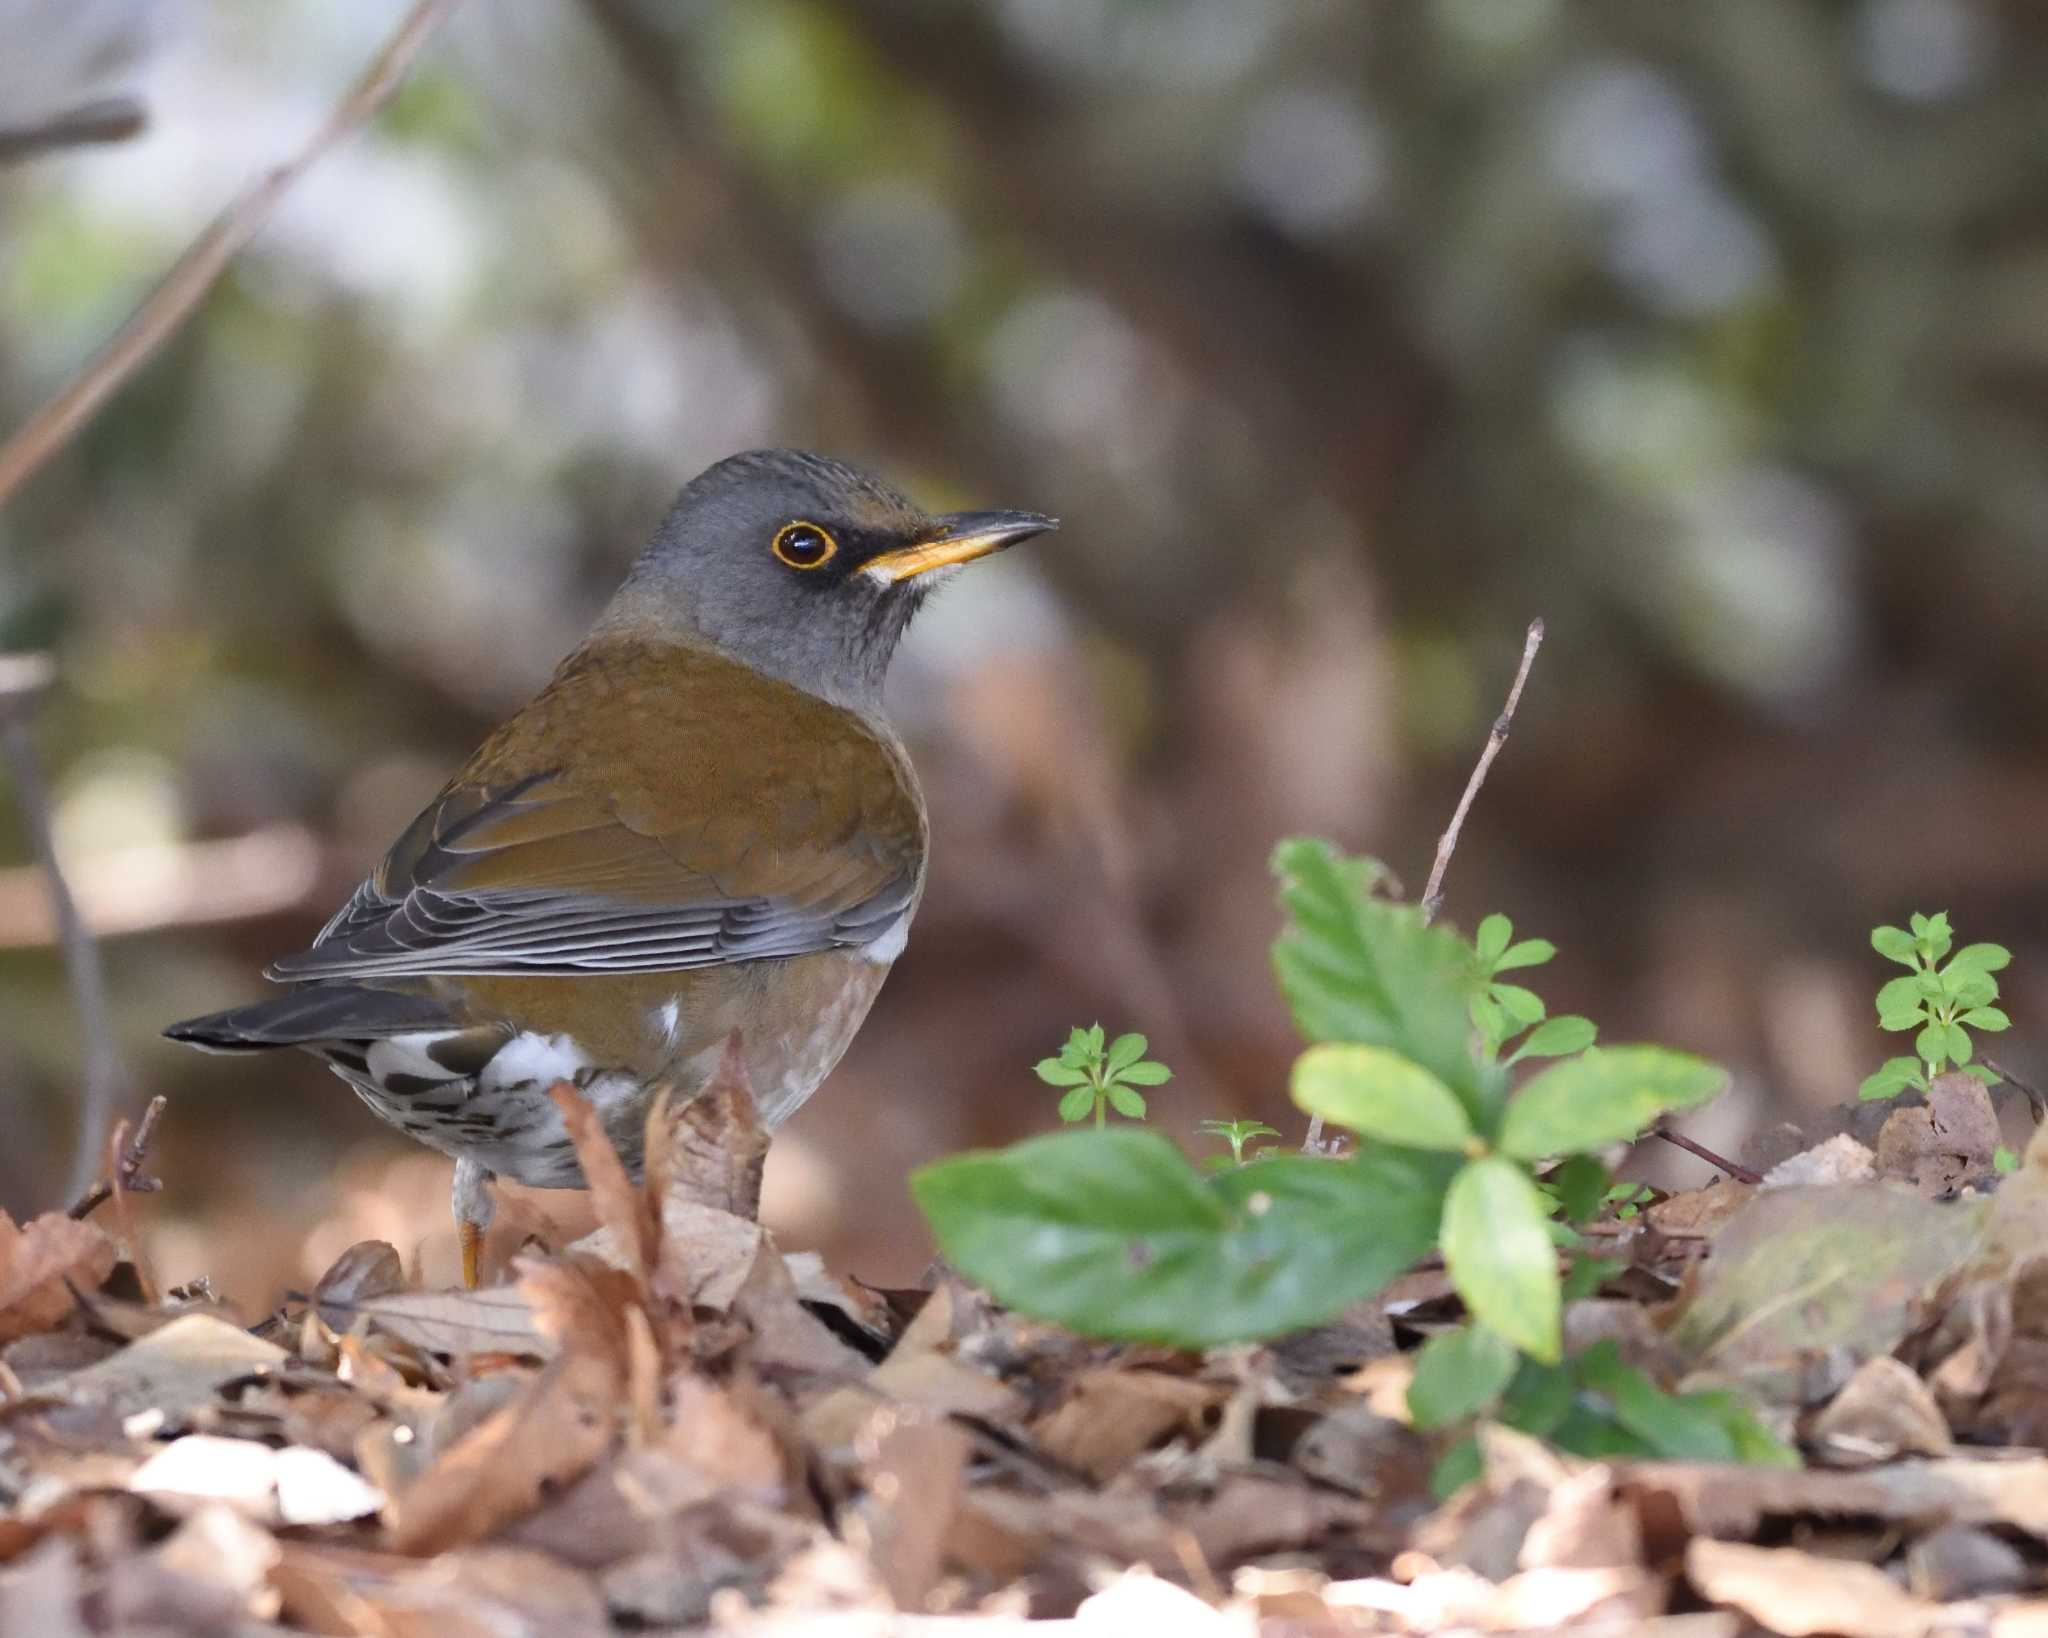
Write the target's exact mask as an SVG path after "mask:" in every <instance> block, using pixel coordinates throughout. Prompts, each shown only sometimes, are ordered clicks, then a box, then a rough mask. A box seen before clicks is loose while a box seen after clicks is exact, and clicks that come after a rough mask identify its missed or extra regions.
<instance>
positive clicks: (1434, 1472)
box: [1429, 1433, 1486, 1501]
mask: <svg viewBox="0 0 2048 1638" xmlns="http://www.w3.org/2000/svg"><path fill="white" fill-rule="evenodd" d="M1485 1471H1486V1458H1485V1457H1484V1456H1482V1455H1481V1454H1480V1451H1479V1437H1478V1435H1477V1434H1471V1433H1468V1434H1466V1435H1465V1437H1464V1438H1462V1439H1460V1440H1459V1441H1458V1442H1457V1443H1456V1444H1454V1445H1453V1446H1451V1448H1450V1449H1449V1450H1447V1451H1445V1452H1444V1453H1443V1456H1442V1457H1441V1458H1440V1459H1439V1460H1438V1462H1437V1464H1436V1466H1435V1467H1433V1468H1431V1469H1430V1470H1429V1493H1430V1494H1431V1495H1432V1496H1434V1497H1436V1499H1437V1500H1438V1501H1449V1500H1450V1499H1451V1498H1452V1497H1453V1496H1455V1495H1456V1494H1457V1493H1458V1492H1459V1491H1460V1490H1463V1489H1464V1488H1465V1486H1467V1485H1468V1484H1476V1483H1478V1482H1479V1478H1480V1476H1481V1475H1482V1474H1483V1473H1485Z"/></svg>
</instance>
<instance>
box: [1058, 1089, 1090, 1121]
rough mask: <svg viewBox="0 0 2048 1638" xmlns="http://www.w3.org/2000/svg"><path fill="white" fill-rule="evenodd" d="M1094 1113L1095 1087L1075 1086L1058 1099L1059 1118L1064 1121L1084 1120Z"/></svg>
mask: <svg viewBox="0 0 2048 1638" xmlns="http://www.w3.org/2000/svg"><path fill="white" fill-rule="evenodd" d="M1094 1113H1095V1088H1094V1087H1092V1086H1077V1087H1075V1088H1074V1090H1073V1091H1071V1092H1069V1093H1068V1094H1067V1095H1066V1096H1065V1097H1064V1098H1062V1099H1060V1119H1061V1120H1064V1121H1069V1122H1071V1121H1077V1120H1086V1119H1087V1118H1088V1117H1089V1116H1090V1115H1092V1114H1094Z"/></svg>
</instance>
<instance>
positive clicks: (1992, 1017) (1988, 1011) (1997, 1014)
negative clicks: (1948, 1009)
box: [1962, 1007, 2012, 1035]
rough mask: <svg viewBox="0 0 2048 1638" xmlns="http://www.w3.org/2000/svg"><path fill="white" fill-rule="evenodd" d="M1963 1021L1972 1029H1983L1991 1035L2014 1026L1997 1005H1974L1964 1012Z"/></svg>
mask: <svg viewBox="0 0 2048 1638" xmlns="http://www.w3.org/2000/svg"><path fill="white" fill-rule="evenodd" d="M1962 1021H1963V1022H1964V1023H1966V1024H1968V1025H1969V1026H1970V1028H1972V1029H1981V1030H1983V1031H1985V1032H1986V1033H1987V1034H1991V1035H1996V1034H1998V1032H1999V1031H2000V1030H2007V1029H2011V1028H2012V1020H2011V1019H2010V1018H2008V1017H2006V1015H2005V1014H2004V1013H2003V1012H2001V1011H2000V1010H1999V1009H1998V1008H1997V1007H1974V1008H1972V1009H1971V1010H1970V1011H1968V1012H1966V1013H1964V1014H1963V1020H1962Z"/></svg>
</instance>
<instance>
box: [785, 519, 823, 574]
mask: <svg viewBox="0 0 2048 1638" xmlns="http://www.w3.org/2000/svg"><path fill="white" fill-rule="evenodd" d="M773 549H774V552H775V555H776V557H777V558H778V559H779V560H780V561H782V562H784V563H786V564H788V565H789V566H790V567H791V568H792V569H822V568H823V567H824V566H825V565H826V564H827V563H830V562H831V561H832V559H833V558H834V557H835V556H837V555H838V552H839V543H838V542H837V541H836V540H834V539H833V538H832V536H831V535H830V534H829V533H828V532H827V531H825V530H823V529H821V528H819V527H818V526H817V525H816V524H815V523H787V524H784V525H783V526H782V528H781V529H779V530H778V531H776V535H775V545H774V548H773Z"/></svg>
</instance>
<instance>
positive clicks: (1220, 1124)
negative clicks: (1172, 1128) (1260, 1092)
mask: <svg viewBox="0 0 2048 1638" xmlns="http://www.w3.org/2000/svg"><path fill="white" fill-rule="evenodd" d="M1195 1130H1196V1131H1197V1132H1200V1133H1201V1134H1202V1136H1203V1137H1213V1138H1221V1139H1222V1140H1223V1141H1224V1142H1225V1143H1227V1144H1229V1145H1230V1155H1229V1157H1228V1158H1227V1159H1226V1158H1225V1157H1224V1156H1222V1155H1211V1156H1210V1157H1209V1158H1208V1159H1207V1160H1205V1161H1203V1162H1202V1164H1203V1165H1205V1166H1207V1167H1209V1168H1210V1169H1211V1170H1212V1171H1215V1170H1220V1169H1222V1168H1223V1167H1225V1166H1242V1165H1243V1164H1244V1163H1245V1161H1246V1159H1247V1158H1250V1159H1253V1160H1256V1159H1257V1158H1258V1156H1259V1151H1257V1150H1254V1151H1253V1152H1252V1154H1251V1155H1250V1156H1249V1157H1247V1156H1246V1154H1245V1149H1244V1146H1245V1145H1246V1144H1247V1143H1249V1142H1250V1141H1251V1140H1252V1139H1253V1138H1262V1137H1278V1136H1279V1135H1280V1133H1279V1131H1278V1129H1277V1128H1275V1127H1271V1126H1268V1125H1267V1124H1266V1123H1265V1122H1264V1121H1262V1120H1205V1121H1203V1122H1201V1123H1200V1124H1199V1125H1198V1126H1196V1128H1195Z"/></svg>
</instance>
